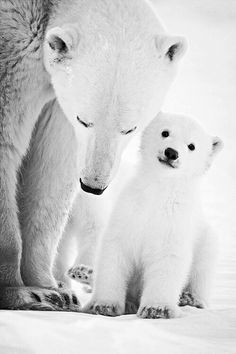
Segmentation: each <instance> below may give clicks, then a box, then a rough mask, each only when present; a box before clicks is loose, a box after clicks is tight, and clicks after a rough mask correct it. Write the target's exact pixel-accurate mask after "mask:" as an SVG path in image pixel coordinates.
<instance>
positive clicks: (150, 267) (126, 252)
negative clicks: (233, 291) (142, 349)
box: [85, 113, 222, 318]
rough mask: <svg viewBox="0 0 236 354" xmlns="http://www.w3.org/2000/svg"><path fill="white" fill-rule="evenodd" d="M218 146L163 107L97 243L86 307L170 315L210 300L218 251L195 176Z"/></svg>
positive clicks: (103, 311)
mask: <svg viewBox="0 0 236 354" xmlns="http://www.w3.org/2000/svg"><path fill="white" fill-rule="evenodd" d="M221 146H222V142H221V140H220V139H219V138H217V137H214V138H213V137H211V136H210V135H208V134H207V133H206V132H205V131H204V129H203V128H202V127H201V126H200V125H199V124H198V123H197V122H196V121H194V120H193V119H191V118H189V117H185V116H182V115H173V114H164V113H160V114H159V115H158V116H157V117H156V118H155V119H154V120H153V121H152V123H151V124H150V125H149V126H148V127H147V128H146V130H145V132H144V134H143V136H142V141H141V148H140V158H139V162H138V166H137V171H136V173H135V175H134V176H133V177H132V178H131V180H130V181H129V183H128V184H127V185H126V186H125V188H124V189H123V191H122V192H121V195H120V197H119V199H118V202H117V203H116V205H115V207H114V210H113V212H112V215H111V218H110V221H109V224H108V227H107V229H106V231H105V233H104V235H103V237H102V240H101V243H100V245H99V248H98V255H97V261H96V266H95V275H94V276H95V279H94V292H93V296H92V299H91V301H90V302H89V304H88V305H87V306H86V308H85V311H87V312H91V313H96V314H101V315H107V316H116V315H121V314H124V313H130V312H137V315H138V316H139V317H142V318H172V317H176V316H178V313H179V310H178V309H179V308H178V304H179V305H182V306H184V305H191V306H196V307H199V308H203V307H205V306H207V304H208V301H209V292H210V283H211V280H212V277H213V273H214V272H213V270H214V260H215V253H216V252H215V251H216V250H215V238H214V235H213V234H212V232H211V229H210V226H209V225H208V223H207V221H206V219H205V217H204V214H203V211H202V208H201V201H200V198H199V185H200V183H199V182H200V181H201V179H202V175H203V174H204V172H205V171H206V170H207V169H208V167H209V166H210V164H211V161H212V159H213V157H214V155H216V153H217V152H218V151H219V150H220V148H221Z"/></svg>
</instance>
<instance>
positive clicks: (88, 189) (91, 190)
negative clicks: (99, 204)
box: [80, 178, 106, 195]
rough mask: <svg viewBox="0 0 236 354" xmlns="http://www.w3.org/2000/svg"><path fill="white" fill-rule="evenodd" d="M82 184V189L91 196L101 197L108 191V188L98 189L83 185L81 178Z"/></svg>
mask: <svg viewBox="0 0 236 354" xmlns="http://www.w3.org/2000/svg"><path fill="white" fill-rule="evenodd" d="M80 184H81V188H82V189H83V191H84V192H86V193H90V194H95V195H101V194H102V193H103V192H104V191H105V190H106V188H104V189H98V188H92V187H89V186H87V185H86V184H84V183H83V181H82V179H81V178H80Z"/></svg>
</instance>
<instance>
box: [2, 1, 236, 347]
mask: <svg viewBox="0 0 236 354" xmlns="http://www.w3.org/2000/svg"><path fill="white" fill-rule="evenodd" d="M153 2H155V4H156V5H157V8H158V13H159V14H160V16H161V18H162V19H163V22H164V23H165V24H166V26H167V28H168V29H169V30H170V31H171V32H173V33H174V34H183V35H185V36H186V37H187V38H188V41H189V51H188V53H187V55H186V57H185V59H184V60H183V63H182V65H181V69H180V73H179V76H178V79H177V80H176V82H175V84H174V86H173V88H172V90H171V92H170V94H169V96H168V99H167V101H166V104H165V107H164V108H165V110H167V111H173V112H183V113H186V114H190V115H192V116H194V117H197V118H198V119H199V120H200V121H202V123H203V124H204V125H205V126H206V128H207V129H208V130H209V131H210V132H212V134H216V135H219V136H221V137H222V138H223V140H224V143H225V148H224V151H223V152H222V153H221V156H219V157H218V159H217V161H216V162H215V164H214V166H213V168H212V169H211V171H210V172H209V174H208V176H207V178H206V181H205V185H204V190H203V192H204V201H205V207H206V212H207V214H208V217H209V219H210V220H211V222H212V224H213V226H214V227H215V229H216V231H217V233H218V235H219V239H220V261H219V266H218V272H217V281H216V285H215V289H214V296H213V299H212V300H213V301H212V309H211V310H198V309H191V308H186V309H184V311H183V317H181V318H178V319H174V320H140V319H137V318H136V317H135V316H122V317H120V318H115V319H111V318H105V317H99V316H98V317H96V316H90V315H86V314H75V313H72V314H71V313H32V312H11V311H2V312H1V314H0V328H1V331H0V353H1V354H18V353H19V354H20V353H23V354H27V353H40V354H47V353H51V354H52V353H58V354H64V353H68V354H72V353H80V354H83V353H86V354H94V353H96V354H99V353H103V354H113V353H114V354H116V353H117V354H145V353H147V354H152V353H153V354H154V353H155V354H156V353H160V354H175V353H181V354H189V353H192V354H195V353H196V354H227V353H236V217H235V211H236V183H235V179H236V163H235V161H236V139H235V137H234V135H235V133H236V115H235V111H236V103H235V102H236V64H235V63H236V40H235V38H236V1H235V0H227V1H226V0H191V1H190V0H153Z"/></svg>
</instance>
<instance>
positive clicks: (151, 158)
mask: <svg viewBox="0 0 236 354" xmlns="http://www.w3.org/2000/svg"><path fill="white" fill-rule="evenodd" d="M222 146H223V143H222V141H221V139H220V138H218V137H212V136H210V135H209V134H207V133H206V132H205V130H204V129H203V128H202V127H201V126H200V124H199V123H198V122H196V121H195V120H193V119H192V118H189V117H186V116H183V115H175V114H168V113H160V114H158V116H157V117H156V118H155V119H154V120H153V121H152V122H151V124H150V125H149V126H148V127H147V129H146V130H145V132H144V134H143V138H142V144H141V151H142V156H143V160H144V163H145V165H146V163H147V164H148V167H151V168H152V170H153V168H154V169H155V170H156V171H157V172H158V174H159V175H160V174H163V173H164V174H165V175H166V174H169V175H173V176H176V175H177V174H178V175H179V176H181V175H183V176H186V177H194V176H195V177H196V176H200V175H202V174H203V173H204V172H205V171H206V170H207V169H208V167H209V166H210V165H211V162H212V160H213V157H214V156H215V155H216V154H217V153H218V152H219V151H220V150H221V148H222Z"/></svg>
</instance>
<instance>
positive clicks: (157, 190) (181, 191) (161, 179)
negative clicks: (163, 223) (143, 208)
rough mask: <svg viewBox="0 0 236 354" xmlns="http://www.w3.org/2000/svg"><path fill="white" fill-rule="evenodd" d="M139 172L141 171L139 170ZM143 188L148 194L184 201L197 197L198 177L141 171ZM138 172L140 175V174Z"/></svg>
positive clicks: (196, 198)
mask: <svg viewBox="0 0 236 354" xmlns="http://www.w3.org/2000/svg"><path fill="white" fill-rule="evenodd" d="M140 172H141V171H140ZM141 174H142V177H141V179H142V182H141V183H143V190H144V191H145V192H146V193H148V194H149V195H155V196H156V197H159V198H160V197H161V198H162V199H166V200H173V199H175V201H179V202H181V201H182V202H184V201H186V200H187V201H188V202H189V201H192V202H193V201H194V200H198V199H199V178H187V177H186V176H177V175H175V176H174V175H172V176H168V175H164V174H161V175H158V174H157V173H155V174H153V175H150V174H148V173H147V172H146V171H142V172H141ZM141 174H140V176H141Z"/></svg>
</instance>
